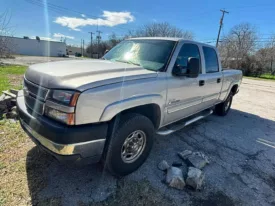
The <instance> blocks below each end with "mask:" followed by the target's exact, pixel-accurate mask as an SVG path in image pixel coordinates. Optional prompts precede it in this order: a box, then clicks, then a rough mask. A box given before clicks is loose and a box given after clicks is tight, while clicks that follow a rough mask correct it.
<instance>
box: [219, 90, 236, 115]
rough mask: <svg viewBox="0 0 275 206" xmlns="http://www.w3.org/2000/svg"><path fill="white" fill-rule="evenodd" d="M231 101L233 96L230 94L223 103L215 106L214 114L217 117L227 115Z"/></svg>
mask: <svg viewBox="0 0 275 206" xmlns="http://www.w3.org/2000/svg"><path fill="white" fill-rule="evenodd" d="M232 100H233V94H232V93H230V94H229V95H228V97H227V98H226V100H225V101H224V102H222V103H220V104H217V105H216V107H215V114H217V115H219V116H225V115H227V113H228V112H229V110H230V108H231V104H232Z"/></svg>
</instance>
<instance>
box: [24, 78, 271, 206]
mask: <svg viewBox="0 0 275 206" xmlns="http://www.w3.org/2000/svg"><path fill="white" fill-rule="evenodd" d="M274 102H275V82H272V81H260V80H250V79H244V80H243V83H242V85H241V88H240V92H239V93H238V94H237V95H236V96H235V97H234V100H233V105H232V109H231V111H230V112H229V113H228V115H227V116H226V117H218V116H214V115H212V116H209V117H207V118H206V119H204V120H201V121H199V122H197V123H194V124H193V125H190V126H189V127H186V128H185V129H182V130H181V131H178V132H176V133H174V134H172V135H169V136H156V139H155V144H154V147H153V149H152V153H151V155H150V157H149V158H148V160H147V161H146V162H145V164H144V165H143V166H142V167H140V169H139V170H138V171H136V172H135V173H133V174H131V175H129V176H127V177H125V178H124V179H125V180H129V181H133V180H134V181H144V180H146V181H148V182H149V183H150V185H151V186H152V187H153V188H155V189H156V190H157V191H160V192H161V193H162V194H163V195H165V196H167V197H168V198H169V199H171V204H172V203H174V204H176V205H250V206H252V205H255V206H256V205H257V206H259V205H274V204H275V173H274V171H275V158H274V157H275V103H274ZM185 149H189V150H192V151H201V152H204V153H205V154H206V155H207V156H208V157H209V158H210V161H211V162H210V164H209V165H207V166H206V167H205V168H204V173H205V182H204V186H203V188H202V190H201V191H191V190H189V189H185V190H184V191H178V190H175V189H171V188H169V187H167V186H166V185H165V184H164V183H163V181H162V180H163V179H164V177H165V174H164V173H163V172H162V171H160V170H158V169H157V164H158V163H159V162H160V161H161V160H163V159H165V160H167V161H168V163H170V164H172V163H173V162H174V161H180V159H179V158H178V157H177V152H179V151H183V150H185ZM33 154H34V152H33V151H30V152H29V154H28V156H29V157H30V156H31V155H33ZM29 157H27V159H28V158H29ZM27 164H28V161H27ZM182 169H183V171H186V170H187V168H186V167H183V168H182ZM37 171H39V172H41V171H43V172H42V174H41V175H42V176H43V179H44V181H46V182H47V184H46V186H45V187H44V188H43V189H41V190H39V192H38V191H37V188H36V186H37V183H36V184H33V183H32V182H34V181H33V180H32V179H31V178H32V175H33V174H32V175H30V174H28V180H29V189H30V192H31V193H34V194H35V192H36V191H37V192H38V193H39V194H38V195H36V196H35V197H36V199H37V198H38V197H39V198H43V199H45V198H53V197H62V203H63V204H64V205H77V204H78V203H79V202H82V203H88V202H90V201H102V200H104V199H106V198H107V197H110V196H111V195H112V194H115V192H116V190H117V182H118V180H117V179H115V178H114V177H112V176H110V175H109V174H108V173H102V172H101V169H100V167H99V166H98V165H95V166H88V167H84V168H70V167H64V166H61V165H60V164H58V163H57V162H56V161H50V163H48V164H45V166H44V168H42V169H41V168H40V169H39V170H37ZM41 175H40V176H41ZM37 201H38V200H37ZM33 203H35V202H33Z"/></svg>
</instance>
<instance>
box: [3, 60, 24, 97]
mask: <svg viewBox="0 0 275 206" xmlns="http://www.w3.org/2000/svg"><path fill="white" fill-rule="evenodd" d="M26 69H27V67H26V66H19V65H0V92H2V91H4V90H7V89H10V88H14V89H20V88H22V80H23V74H24V73H25V71H26Z"/></svg>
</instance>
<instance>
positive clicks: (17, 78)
mask: <svg viewBox="0 0 275 206" xmlns="http://www.w3.org/2000/svg"><path fill="white" fill-rule="evenodd" d="M7 76H8V80H9V84H10V87H11V88H16V89H20V88H21V87H22V81H23V78H24V75H23V74H22V75H18V74H8V75H7Z"/></svg>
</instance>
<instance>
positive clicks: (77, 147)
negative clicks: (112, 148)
mask: <svg viewBox="0 0 275 206" xmlns="http://www.w3.org/2000/svg"><path fill="white" fill-rule="evenodd" d="M20 122H21V125H22V127H23V128H24V129H25V130H26V131H27V132H28V133H29V134H30V135H31V136H32V137H33V138H35V139H36V140H37V141H38V142H39V143H40V144H41V145H42V146H44V147H45V148H47V149H48V150H50V151H52V152H53V153H55V154H59V155H80V156H81V157H82V158H87V157H92V156H98V155H101V154H102V151H103V149H104V145H105V139H97V140H92V141H88V142H81V143H75V144H58V143H55V142H52V141H50V140H48V139H47V138H45V137H43V136H41V135H40V134H38V133H37V132H36V131H34V130H33V129H32V128H31V127H29V126H28V125H27V124H26V123H25V122H24V121H23V120H21V119H20Z"/></svg>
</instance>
